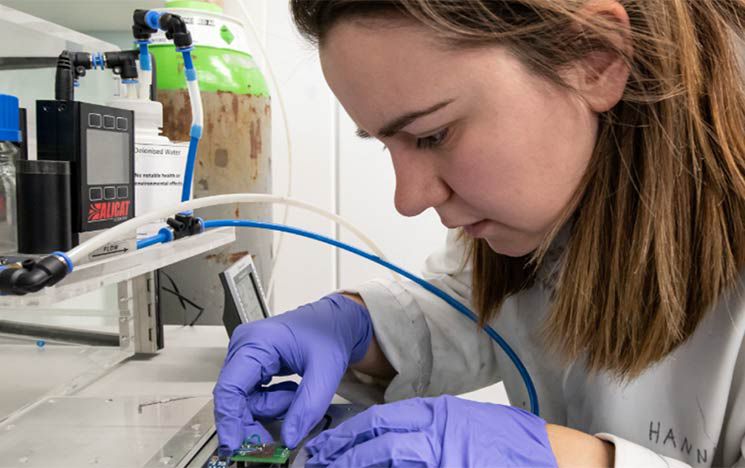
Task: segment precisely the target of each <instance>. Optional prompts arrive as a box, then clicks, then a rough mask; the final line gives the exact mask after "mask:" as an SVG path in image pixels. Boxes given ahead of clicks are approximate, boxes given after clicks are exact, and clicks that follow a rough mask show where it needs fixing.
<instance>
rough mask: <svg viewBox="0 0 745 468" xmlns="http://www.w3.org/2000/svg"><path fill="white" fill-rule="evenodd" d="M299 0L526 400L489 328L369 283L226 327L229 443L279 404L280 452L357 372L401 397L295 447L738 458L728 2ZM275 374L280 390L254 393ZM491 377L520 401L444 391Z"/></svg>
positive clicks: (375, 455) (399, 459)
mask: <svg viewBox="0 0 745 468" xmlns="http://www.w3.org/2000/svg"><path fill="white" fill-rule="evenodd" d="M291 6H292V12H293V14H294V18H295V21H296V23H297V24H298V26H299V28H300V31H301V32H302V33H303V34H305V35H306V36H307V37H309V38H310V39H311V40H312V41H314V42H315V43H317V44H318V46H319V52H320V58H321V64H322V67H323V71H324V74H325V77H326V79H327V81H328V83H329V86H330V87H331V89H332V90H333V92H334V94H335V95H336V96H337V98H338V99H339V101H340V102H341V104H342V105H343V106H344V108H345V109H346V111H347V112H348V113H349V115H350V116H351V117H352V119H353V120H354V121H355V122H356V123H357V124H358V126H359V128H360V130H359V132H358V133H359V135H360V136H362V137H365V138H367V137H372V138H377V139H379V140H380V141H381V142H382V143H383V144H385V146H386V147H387V148H388V151H389V152H390V154H391V158H392V161H393V166H394V169H395V174H396V182H397V185H396V194H395V204H396V208H397V210H398V211H399V212H400V213H401V214H403V215H406V216H414V215H416V214H419V213H421V212H422V211H424V210H426V209H428V208H434V209H435V210H436V211H437V213H438V214H439V216H440V218H441V220H442V223H443V224H444V225H445V226H447V227H449V228H452V229H453V231H452V233H451V235H450V236H449V238H448V245H447V247H446V249H445V250H443V251H442V252H440V253H438V254H435V255H433V256H432V257H431V258H430V259H429V260H428V263H427V267H428V274H427V278H428V279H429V280H430V281H432V282H433V283H435V284H437V285H438V286H440V287H441V288H443V289H445V290H446V291H448V292H449V293H451V294H453V295H455V296H457V297H459V298H460V299H461V300H463V301H469V300H471V304H472V305H473V307H474V309H475V310H476V311H478V313H479V314H480V317H481V320H482V321H483V322H484V323H490V324H491V325H493V326H494V327H495V328H496V329H497V330H499V331H500V332H501V333H502V334H503V335H504V336H505V337H506V338H507V339H508V340H509V341H510V343H511V344H512V346H513V348H514V349H515V351H516V352H517V354H518V355H519V356H520V357H521V358H522V360H523V361H524V363H525V365H526V367H527V369H528V370H529V372H530V374H531V375H532V378H533V380H534V382H535V385H536V388H537V391H538V396H539V400H540V406H541V413H540V416H541V418H538V417H536V416H534V415H532V414H530V413H528V412H526V411H524V410H523V409H520V408H527V403H526V402H527V401H528V398H527V394H526V391H525V389H524V386H523V382H522V380H521V379H520V377H519V374H518V373H517V371H516V370H515V369H514V367H513V366H512V364H511V363H510V361H509V360H508V359H507V358H506V357H505V355H504V354H503V353H502V352H501V351H500V350H499V349H498V348H497V347H496V346H495V344H494V343H492V342H491V341H490V340H489V338H488V337H487V336H486V335H485V334H484V333H483V332H481V331H480V330H477V329H476V327H474V326H473V324H471V323H469V322H468V321H467V320H466V319H464V318H463V317H461V316H460V315H459V314H457V313H456V312H455V311H453V310H451V309H450V308H449V307H448V306H447V305H445V304H444V303H442V302H441V301H439V299H436V298H434V297H433V296H430V295H429V293H426V292H425V291H423V290H422V289H420V288H418V287H417V286H415V285H412V284H409V283H405V282H401V283H394V282H385V281H376V282H372V283H369V284H365V285H363V286H361V287H359V288H358V289H357V290H355V291H347V292H345V293H344V294H343V295H342V294H335V295H331V296H329V297H326V298H324V299H322V300H320V301H319V302H316V303H313V304H309V305H306V306H303V307H301V308H299V309H297V310H296V311H293V312H289V313H287V314H283V315H281V316H279V317H275V318H272V319H269V320H266V321H263V322H258V323H253V324H249V325H244V326H242V327H241V328H240V329H239V330H238V331H237V332H236V333H235V335H234V336H233V339H232V340H231V344H230V347H229V350H228V356H227V358H226V363H225V367H224V369H223V371H222V373H221V376H220V379H219V381H218V383H217V386H216V388H215V405H216V410H215V414H216V419H217V425H218V433H219V436H220V441H221V444H222V445H223V446H224V447H225V448H227V449H234V448H236V447H237V446H238V445H239V444H240V441H241V440H243V438H245V437H247V436H249V435H251V434H253V433H257V434H259V435H261V436H264V437H266V433H265V431H264V430H263V429H262V428H261V426H260V425H259V424H258V423H256V422H255V418H264V417H279V416H284V418H285V420H284V423H283V428H282V438H283V441H284V442H285V443H286V444H287V445H288V446H290V447H294V446H296V445H297V444H298V443H299V441H300V440H301V439H302V438H303V437H304V436H305V435H306V434H307V432H308V431H309V430H310V428H312V427H313V426H314V425H315V424H316V423H317V421H318V420H319V419H320V418H321V416H322V414H323V413H324V411H325V410H326V407H327V406H328V404H329V402H330V400H331V397H332V395H333V393H334V391H335V389H336V387H337V385H338V382H339V380H340V378H341V377H342V375H343V374H344V373H345V372H346V370H347V368H348V367H350V366H351V368H352V369H355V370H357V371H359V372H362V373H363V374H367V375H369V376H373V377H377V378H379V379H383V380H384V381H385V382H387V389H386V400H388V401H394V400H400V401H396V402H394V403H388V404H385V405H380V406H375V407H373V408H371V409H370V410H368V411H366V412H365V413H363V414H361V415H359V416H357V417H355V418H353V419H352V420H350V421H348V422H347V423H345V424H342V425H341V426H339V427H338V428H336V429H333V430H331V431H327V432H325V433H323V434H321V435H319V436H318V437H317V438H315V439H314V440H312V441H311V442H310V443H309V444H308V445H307V448H308V451H309V454H310V455H311V456H312V458H311V459H310V463H311V464H315V465H320V466H326V465H331V466H372V465H390V464H393V465H399V464H403V465H409V464H413V465H427V466H430V465H439V466H504V465H512V466H554V465H559V466H579V465H593V466H596V465H604V466H609V465H613V464H615V465H618V466H625V465H628V466H684V465H685V464H688V465H693V466H723V465H726V466H731V465H740V464H743V463H745V462H744V461H743V456H742V452H741V446H742V445H743V438H744V437H745V412H744V411H743V410H744V409H745V388H744V386H743V381H744V377H743V375H745V362H742V361H743V359H745V354H743V355H742V356H741V354H742V352H741V349H743V346H742V344H743V331H745V313H744V312H743V307H744V306H745V304H743V301H742V299H741V295H740V288H741V287H742V279H741V278H740V273H741V271H742V270H743V266H744V265H745V177H744V171H745V159H743V156H745V140H744V139H743V135H742V128H743V122H745V91H744V90H745V87H744V86H743V80H742V71H741V69H740V63H739V58H740V51H741V49H740V42H739V41H740V40H741V39H743V37H744V36H745V34H744V30H743V27H744V25H745V2H743V1H741V0H562V1H556V0H491V1H487V0H462V1H457V2H453V1H445V0H441V1H436V0H395V1H393V0H392V1H387V2H381V1H359V0H357V1H354V0H330V1H324V0H293V1H292V2H291ZM741 357H742V358H743V359H741ZM288 373H298V374H300V375H302V376H303V380H302V383H301V384H300V386H299V387H298V388H295V386H294V384H287V383H285V384H279V385H276V386H270V387H264V386H262V385H265V384H267V383H268V382H269V380H270V379H271V377H272V376H273V375H279V374H288ZM499 380H502V381H503V382H504V383H505V386H506V389H507V392H508V395H509V397H510V401H511V403H512V404H513V405H514V406H513V407H504V406H500V405H493V404H484V403H475V402H470V401H466V400H462V399H459V398H455V397H451V396H441V395H447V394H458V393H462V392H465V391H468V390H472V389H475V388H479V387H483V386H486V385H488V384H491V383H493V382H496V381H499ZM415 396H418V397H429V398H415V399H409V400H407V398H411V397H415Z"/></svg>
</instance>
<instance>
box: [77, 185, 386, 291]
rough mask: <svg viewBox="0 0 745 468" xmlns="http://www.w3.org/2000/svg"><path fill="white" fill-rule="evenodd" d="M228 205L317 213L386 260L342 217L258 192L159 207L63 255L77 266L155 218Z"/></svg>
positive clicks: (299, 202)
mask: <svg viewBox="0 0 745 468" xmlns="http://www.w3.org/2000/svg"><path fill="white" fill-rule="evenodd" d="M230 203H281V204H284V205H288V206H294V207H297V208H302V209H304V210H307V211H310V212H313V213H316V214H319V215H321V216H323V217H325V218H328V219H330V220H332V221H334V222H335V223H337V224H339V225H340V226H343V227H345V228H347V229H349V230H350V231H351V232H352V233H354V235H356V236H357V237H358V238H359V239H360V240H361V241H362V242H364V244H365V245H367V246H368V248H369V249H370V250H371V251H372V252H373V253H374V254H375V255H377V256H378V257H380V258H382V259H383V260H386V257H385V255H384V254H383V252H382V251H381V250H380V249H379V248H378V246H377V245H375V243H374V242H373V241H372V240H370V239H369V238H368V237H367V236H366V235H365V233H364V232H362V231H361V230H359V229H358V228H357V227H355V226H354V225H353V224H352V223H350V222H349V221H347V220H345V219H344V218H342V217H340V216H337V215H335V214H333V213H330V212H328V211H326V210H324V209H323V208H320V207H318V206H315V205H312V204H310V203H306V202H303V201H300V200H294V199H292V198H287V197H280V196H276V195H265V194H259V193H236V194H229V195H215V196H213V197H205V198H197V199H194V200H189V201H187V202H183V203H179V204H177V205H172V206H170V207H166V208H162V209H160V210H155V211H151V212H149V213H146V214H144V215H142V216H138V217H136V218H132V219H130V220H129V221H125V222H123V223H122V224H119V225H118V226H115V227H113V228H111V229H108V230H106V231H104V232H102V233H101V234H98V235H97V236H95V237H92V238H91V239H89V240H87V241H86V242H83V243H82V244H80V245H78V246H77V247H75V248H73V249H72V250H70V251H69V252H67V256H68V257H69V258H70V260H71V261H72V264H73V265H77V264H79V263H80V261H81V260H82V259H84V258H86V257H87V256H88V255H89V254H91V253H92V252H93V251H95V250H96V249H99V248H101V247H103V246H104V245H106V244H108V243H109V242H112V241H115V240H118V239H121V238H123V237H126V236H127V235H128V234H131V233H132V232H134V231H136V230H137V228H138V227H141V226H143V225H145V224H148V223H152V222H155V221H157V220H159V219H162V218H167V217H169V216H173V215H174V214H176V213H181V212H184V211H188V210H195V209H198V208H205V207H208V206H216V205H227V204H230ZM392 275H393V278H394V279H396V280H398V279H399V276H398V275H397V274H395V273H392Z"/></svg>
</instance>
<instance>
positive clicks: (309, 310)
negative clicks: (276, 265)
mask: <svg viewBox="0 0 745 468" xmlns="http://www.w3.org/2000/svg"><path fill="white" fill-rule="evenodd" d="M372 336H373V329H372V323H371V321H370V314H369V313H368V311H367V309H366V308H365V307H364V306H363V305H361V304H359V303H358V302H356V301H354V300H352V299H350V298H348V297H345V296H343V295H341V294H332V295H330V296H327V297H324V298H323V299H321V300H319V301H318V302H314V303H312V304H307V305H304V306H302V307H299V308H298V309H295V310H293V311H291V312H287V313H284V314H281V315H278V316H275V317H271V318H269V319H266V320H260V321H257V322H251V323H247V324H243V325H241V326H239V327H237V328H236V329H235V331H234V332H233V336H232V338H231V339H230V344H229V345H228V354H227V357H226V358H225V363H224V364H223V368H222V371H221V372H220V377H219V378H218V380H217V384H216V385H215V389H214V391H213V394H214V399H215V421H216V425H217V435H218V438H219V441H220V449H219V450H220V452H221V453H222V454H231V453H232V452H233V451H235V450H236V449H237V448H239V447H240V445H241V443H242V442H243V441H244V440H245V439H246V438H248V437H250V436H252V435H254V434H256V435H258V436H259V437H260V438H261V440H262V442H266V441H270V440H271V436H270V435H269V434H268V433H267V431H266V430H265V429H264V428H263V427H262V426H261V424H260V423H258V422H257V421H256V418H278V417H283V416H284V422H283V424H282V431H281V435H282V441H283V442H284V444H285V445H286V446H288V447H290V448H295V447H296V446H297V445H298V444H299V443H300V441H301V440H302V439H303V438H304V437H305V436H306V435H307V434H308V432H309V431H310V430H311V429H312V428H313V427H314V426H315V425H316V424H317V423H318V422H319V421H320V420H321V418H323V415H324V414H325V412H326V410H327V409H328V406H329V404H330V403H331V399H332V397H333V396H334V393H335V392H336V389H337V387H338V386H339V382H340V381H341V378H342V376H343V375H344V372H345V371H346V370H347V367H348V366H349V364H350V363H355V362H357V361H359V360H361V359H362V358H363V357H364V356H365V353H366V352H367V348H368V346H369V344H370V341H371V339H372ZM291 374H299V375H300V376H301V377H302V381H301V382H300V385H297V384H296V383H294V382H282V383H279V384H275V385H271V386H268V387H267V386H265V385H267V384H268V383H269V381H270V380H271V379H272V377H273V376H275V375H277V376H281V375H291Z"/></svg>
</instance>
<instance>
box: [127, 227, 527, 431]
mask: <svg viewBox="0 0 745 468" xmlns="http://www.w3.org/2000/svg"><path fill="white" fill-rule="evenodd" d="M218 227H250V228H258V229H267V230H270V231H281V232H287V233H289V234H295V235H297V236H301V237H307V238H309V239H314V240H317V241H320V242H323V243H325V244H329V245H332V246H334V247H337V248H339V249H342V250H346V251H347V252H351V253H353V254H357V255H359V256H360V257H364V258H366V259H368V260H370V261H372V262H374V263H377V264H378V265H381V266H384V267H386V268H388V269H389V270H392V271H394V272H396V273H398V274H399V275H401V276H403V277H405V278H407V279H409V280H411V281H413V282H415V283H417V284H418V285H420V286H421V287H423V288H424V289H426V290H427V291H429V292H431V293H432V294H434V295H435V296H437V297H439V298H440V299H442V300H443V301H445V302H447V303H448V304H449V305H450V306H452V307H453V308H454V309H455V310H457V311H458V312H460V313H461V314H463V315H464V316H466V317H467V318H468V319H469V320H471V321H472V322H474V323H478V318H477V317H476V314H474V313H473V312H471V310H470V309H468V307H466V306H464V305H463V304H462V303H460V302H459V301H458V300H457V299H455V298H453V297H452V296H451V295H449V294H448V293H446V292H445V291H443V290H441V289H440V288H438V287H437V286H435V285H433V284H432V283H430V282H428V281H425V280H423V279H421V278H419V277H418V276H416V275H413V274H412V273H409V272H408V271H406V270H404V269H402V268H399V267H397V266H396V265H394V264H392V263H390V262H387V261H385V260H383V259H382V258H380V257H378V256H377V255H372V254H370V253H367V252H365V251H364V250H360V249H358V248H356V247H353V246H351V245H349V244H345V243H343V242H339V241H337V240H335V239H331V238H330V237H326V236H323V235H321V234H316V233H314V232H309V231H305V230H302V229H297V228H293V227H290V226H283V225H281V224H273V223H262V222H259V221H250V220H247V219H220V220H211V221H205V222H204V228H205V229H211V228H218ZM161 231H162V230H161ZM158 242H168V241H167V240H163V239H162V238H161V237H160V234H158V235H157V236H152V237H149V238H147V239H143V240H141V241H138V242H137V248H138V249H141V248H144V247H147V246H150V245H153V244H157V243H158ZM483 328H484V331H485V332H486V334H487V335H489V337H490V338H491V339H492V340H494V341H495V342H496V343H497V344H498V345H499V347H500V348H502V351H504V353H505V354H506V355H507V357H508V358H509V359H510V361H512V364H513V365H514V366H515V368H516V369H517V371H518V372H519V373H520V377H522V379H523V382H524V383H525V389H526V390H527V392H528V398H529V400H530V412H531V413H533V414H535V415H536V416H540V408H539V405H538V393H537V392H536V389H535V385H534V384H533V379H531V377H530V374H529V373H528V369H526V368H525V365H524V364H523V362H522V361H521V360H520V358H519V357H518V356H517V353H515V351H514V350H513V349H512V347H510V345H509V344H508V343H507V341H505V339H504V338H502V336H501V335H500V334H499V333H497V331H496V330H494V329H493V328H492V327H491V326H489V325H484V327H483Z"/></svg>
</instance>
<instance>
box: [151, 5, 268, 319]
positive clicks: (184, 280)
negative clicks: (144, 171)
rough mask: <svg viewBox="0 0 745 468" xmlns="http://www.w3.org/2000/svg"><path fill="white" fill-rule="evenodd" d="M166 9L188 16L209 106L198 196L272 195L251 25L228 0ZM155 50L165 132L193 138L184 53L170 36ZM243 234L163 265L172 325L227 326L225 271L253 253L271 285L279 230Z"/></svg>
mask: <svg viewBox="0 0 745 468" xmlns="http://www.w3.org/2000/svg"><path fill="white" fill-rule="evenodd" d="M165 10H166V11H169V12H172V13H176V14H178V15H180V16H181V17H182V18H184V20H185V22H186V23H187V25H188V27H189V31H190V32H191V35H192V38H193V40H194V50H193V52H192V57H193V60H194V66H195V68H196V69H197V75H198V79H199V86H200V89H201V92H202V103H203V106H204V126H203V130H204V131H203V136H202V140H201V141H200V144H199V151H198V153H197V162H196V165H195V172H194V191H193V194H194V197H195V198H199V197H204V196H208V195H219V194H226V193H246V192H251V193H270V192H271V144H270V138H271V105H270V98H269V92H268V88H267V86H266V82H265V80H264V77H263V75H262V74H261V71H260V70H259V69H258V68H257V66H256V64H255V62H254V60H253V57H252V56H251V54H250V53H249V52H248V48H247V40H246V32H245V29H244V27H243V25H242V24H241V23H240V22H239V21H237V20H236V19H233V18H230V17H228V16H225V15H223V14H222V1H221V0H211V1H209V2H207V1H191V0H177V1H169V2H166V8H165ZM150 50H151V53H152V54H153V56H154V57H155V62H156V66H157V69H156V80H157V85H158V100H159V101H160V102H161V103H163V115H164V127H163V133H164V134H165V135H166V136H167V137H168V138H170V139H171V140H174V141H180V140H188V139H189V130H190V128H191V111H190V104H189V96H188V92H187V90H186V81H185V78H184V73H183V69H184V64H183V59H182V56H181V54H180V53H178V52H176V51H175V49H174V47H173V45H172V43H170V41H167V40H166V39H165V36H164V35H162V34H161V35H158V36H154V37H153V44H152V45H151V47H150ZM196 214H197V215H198V216H201V217H202V218H204V219H228V218H233V219H253V220H258V221H271V207H270V206H264V205H242V206H238V205H232V206H220V207H212V208H207V209H203V210H198V211H197V213H196ZM237 237H238V239H237V241H236V242H234V243H233V244H231V245H229V246H226V247H223V248H221V249H218V250H213V251H210V252H208V253H206V254H203V255H201V256H199V257H195V258H193V259H189V260H186V261H183V262H180V263H178V264H176V265H172V266H169V267H167V268H165V269H163V270H161V274H160V289H159V291H160V296H159V300H160V306H161V311H162V316H163V319H164V322H165V323H191V322H192V321H193V320H194V318H195V317H196V316H197V314H199V313H200V311H201V310H203V311H204V312H203V313H202V316H201V317H200V319H199V321H198V322H197V323H199V324H219V323H221V320H222V310H223V304H224V295H223V288H222V285H221V283H220V279H219V277H218V274H219V273H221V272H222V271H224V270H225V269H226V268H227V267H229V266H230V265H232V264H233V263H234V262H236V261H237V260H239V259H240V258H242V257H243V256H245V255H252V257H253V260H254V263H255V264H256V267H257V269H258V271H259V274H260V278H261V280H262V283H263V284H264V285H266V284H267V281H268V278H269V276H270V274H271V271H270V269H271V251H272V235H271V233H270V232H267V231H259V230H254V229H238V231H237ZM179 295H180V296H182V297H183V298H185V299H188V301H184V300H182V298H180V297H179ZM189 302H191V304H190V303H189Z"/></svg>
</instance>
